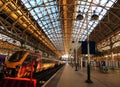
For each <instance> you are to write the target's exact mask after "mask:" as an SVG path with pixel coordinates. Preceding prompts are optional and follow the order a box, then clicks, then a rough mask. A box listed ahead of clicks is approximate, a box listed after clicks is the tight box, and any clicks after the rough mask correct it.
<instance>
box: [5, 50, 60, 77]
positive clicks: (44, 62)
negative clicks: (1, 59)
mask: <svg viewBox="0 0 120 87" xmlns="http://www.w3.org/2000/svg"><path fill="white" fill-rule="evenodd" d="M56 64H57V65H58V64H60V62H59V61H57V60H55V59H51V58H43V57H42V56H41V55H40V54H39V53H34V52H30V51H17V52H15V53H14V54H13V55H11V56H10V58H9V59H8V60H7V61H6V62H5V65H6V70H5V73H6V76H15V77H27V76H30V74H31V73H32V72H40V71H42V70H46V69H48V68H53V67H54V66H55V65H56Z"/></svg>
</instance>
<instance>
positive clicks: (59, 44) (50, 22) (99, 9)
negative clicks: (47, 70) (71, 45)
mask: <svg viewBox="0 0 120 87" xmlns="http://www.w3.org/2000/svg"><path fill="white" fill-rule="evenodd" d="M21 1H22V3H23V4H24V5H25V6H26V8H27V9H28V10H29V12H30V13H31V15H32V16H33V18H34V19H35V20H36V21H37V22H38V24H39V26H40V27H41V28H42V30H43V31H44V32H45V34H46V35H47V36H48V37H49V39H50V40H51V42H52V43H53V44H54V45H55V47H56V48H57V49H58V50H63V49H64V41H65V40H64V38H63V35H64V34H63V26H62V25H63V24H61V23H62V22H61V14H60V10H61V9H60V8H59V6H62V5H61V4H58V2H59V1H61V0H21ZM116 1H117V0H76V2H77V4H73V5H74V6H75V8H76V10H75V12H74V14H75V16H74V18H72V19H75V20H74V21H72V22H73V25H72V26H73V27H72V28H73V29H72V35H71V41H76V42H77V41H84V40H85V39H86V38H87V36H88V35H89V34H90V33H91V32H92V31H93V29H94V28H95V27H96V25H97V24H98V23H99V21H100V20H101V19H102V18H103V17H104V16H105V14H106V13H107V11H108V10H109V9H110V7H112V5H113V4H114V3H115V2H116ZM68 5H69V4H68ZM64 6H65V5H64ZM66 6H67V5H66ZM79 11H80V12H81V13H80V14H82V15H83V16H84V18H83V20H76V16H77V15H78V12H79ZM93 12H95V14H97V15H99V19H98V20H97V21H92V20H91V16H92V15H93ZM62 20H66V19H62Z"/></svg>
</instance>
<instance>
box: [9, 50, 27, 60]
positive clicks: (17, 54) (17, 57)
mask: <svg viewBox="0 0 120 87" xmlns="http://www.w3.org/2000/svg"><path fill="white" fill-rule="evenodd" d="M24 54H25V51H17V52H15V53H14V54H13V55H12V56H11V57H10V58H9V59H8V61H10V62H18V61H20V59H22V57H23V55H24Z"/></svg>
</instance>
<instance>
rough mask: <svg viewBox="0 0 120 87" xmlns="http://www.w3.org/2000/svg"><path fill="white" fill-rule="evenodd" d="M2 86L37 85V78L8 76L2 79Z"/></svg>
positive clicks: (24, 86) (28, 86) (29, 86)
mask: <svg viewBox="0 0 120 87" xmlns="http://www.w3.org/2000/svg"><path fill="white" fill-rule="evenodd" d="M0 87H36V80H35V79H28V78H10V77H7V78H4V79H0Z"/></svg>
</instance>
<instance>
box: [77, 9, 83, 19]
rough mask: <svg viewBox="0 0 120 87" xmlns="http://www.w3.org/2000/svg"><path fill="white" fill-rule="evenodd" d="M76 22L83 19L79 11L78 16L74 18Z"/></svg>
mask: <svg viewBox="0 0 120 87" xmlns="http://www.w3.org/2000/svg"><path fill="white" fill-rule="evenodd" d="M76 19H77V20H82V19H83V15H82V14H81V11H80V10H79V11H78V15H77V17H76Z"/></svg>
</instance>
